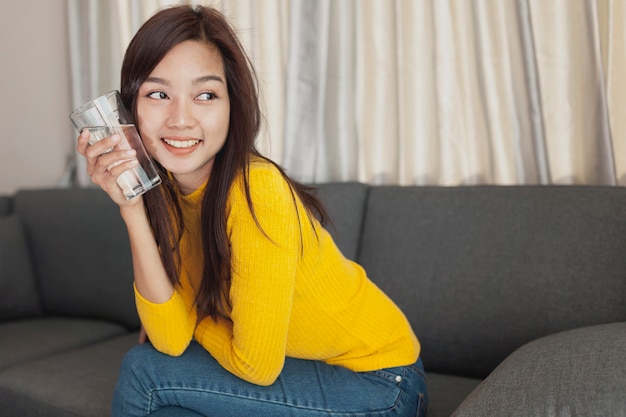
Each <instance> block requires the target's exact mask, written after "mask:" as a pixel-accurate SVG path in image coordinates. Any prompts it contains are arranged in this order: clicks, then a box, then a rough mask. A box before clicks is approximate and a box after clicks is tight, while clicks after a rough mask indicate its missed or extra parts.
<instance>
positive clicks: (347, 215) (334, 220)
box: [314, 182, 369, 260]
mask: <svg viewBox="0 0 626 417" xmlns="http://www.w3.org/2000/svg"><path fill="white" fill-rule="evenodd" d="M314 188H315V194H316V196H317V197H318V198H319V199H320V200H321V201H322V202H323V204H324V208H325V209H326V211H327V212H328V215H329V217H330V222H329V224H327V225H326V229H327V230H328V231H329V232H330V234H331V235H332V236H333V239H334V240H335V243H336V244H337V246H338V247H339V249H341V251H342V253H343V255H344V256H345V257H346V258H348V259H351V260H356V258H357V254H358V250H359V246H358V245H359V241H360V236H361V227H362V226H363V215H364V211H365V201H366V200H365V199H366V198H367V192H368V191H369V187H368V186H367V185H365V184H360V183H356V182H350V183H348V182H346V183H326V184H316V185H315V186H314Z"/></svg>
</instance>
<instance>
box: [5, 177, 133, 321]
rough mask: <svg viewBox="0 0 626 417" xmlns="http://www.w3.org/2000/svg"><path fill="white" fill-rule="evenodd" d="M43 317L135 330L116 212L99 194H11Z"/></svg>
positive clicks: (128, 264) (126, 255)
mask: <svg viewBox="0 0 626 417" xmlns="http://www.w3.org/2000/svg"><path fill="white" fill-rule="evenodd" d="M14 210H15V212H16V213H17V214H18V215H19V216H20V218H21V220H22V222H23V224H24V229H25V231H26V235H27V237H28V241H29V243H30V246H31V248H32V256H33V261H34V266H35V275H36V278H37V281H38V285H39V289H40V295H41V302H42V305H43V308H44V311H45V312H46V313H47V314H59V315H73V316H82V317H91V318H102V319H109V320H115V321H118V322H120V323H123V324H125V325H127V326H129V327H138V326H139V319H138V317H137V312H136V309H135V302H134V295H133V287H132V285H133V276H132V261H131V255H130V244H129V242H128V235H127V233H126V228H125V227H124V224H123V222H122V220H121V218H120V215H119V208H118V206H117V205H116V204H114V203H113V202H112V201H111V199H110V198H109V197H108V196H107V195H106V194H105V193H104V192H103V191H102V190H100V189H95V188H90V189H84V188H83V189H69V188H68V189H48V190H24V191H19V192H17V193H16V194H15V204H14Z"/></svg>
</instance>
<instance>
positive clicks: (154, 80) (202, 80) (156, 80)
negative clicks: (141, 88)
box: [145, 75, 224, 87]
mask: <svg viewBox="0 0 626 417" xmlns="http://www.w3.org/2000/svg"><path fill="white" fill-rule="evenodd" d="M207 81H219V82H221V83H222V84H224V80H223V79H222V77H220V76H219V75H204V76H202V77H198V78H196V79H195V80H193V81H192V82H191V83H192V84H193V85H198V84H202V83H205V82H207ZM145 82H151V83H157V84H161V85H165V86H167V87H170V86H171V84H170V82H169V81H167V80H166V79H163V78H159V77H148V78H146V81H145Z"/></svg>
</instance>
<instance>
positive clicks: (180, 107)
mask: <svg viewBox="0 0 626 417" xmlns="http://www.w3.org/2000/svg"><path fill="white" fill-rule="evenodd" d="M193 124H194V116H193V111H192V109H191V103H188V102H187V101H186V100H181V99H178V100H172V105H171V111H170V114H169V116H168V119H167V125H168V127H172V128H178V129H184V128H187V127H192V126H193Z"/></svg>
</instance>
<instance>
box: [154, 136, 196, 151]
mask: <svg viewBox="0 0 626 417" xmlns="http://www.w3.org/2000/svg"><path fill="white" fill-rule="evenodd" d="M163 142H165V143H167V144H168V145H169V146H171V147H173V148H176V149H188V148H193V147H194V146H196V145H197V144H198V143H200V140H198V139H194V140H172V139H165V138H163Z"/></svg>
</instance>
